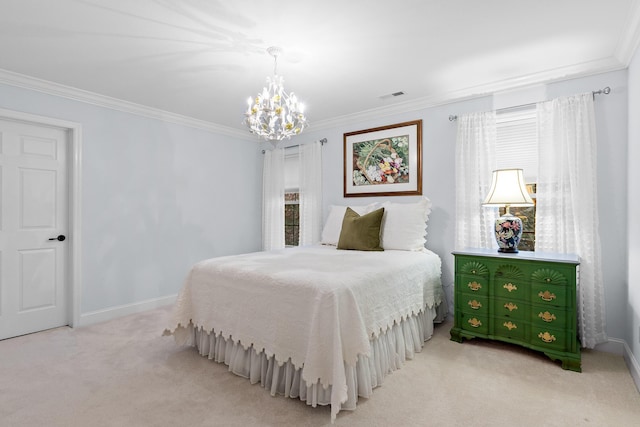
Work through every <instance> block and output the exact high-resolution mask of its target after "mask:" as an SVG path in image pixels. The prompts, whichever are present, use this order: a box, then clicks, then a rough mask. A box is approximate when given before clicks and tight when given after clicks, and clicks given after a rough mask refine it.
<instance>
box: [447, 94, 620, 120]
mask: <svg viewBox="0 0 640 427" xmlns="http://www.w3.org/2000/svg"><path fill="white" fill-rule="evenodd" d="M610 93H611V88H610V87H609V86H607V87H605V88H604V89H599V90H594V91H592V92H591V94H592V95H593V96H594V97H595V96H596V95H600V94H604V95H609V94H610ZM531 105H536V103H535V102H532V103H530V104H522V105H514V106H513V107H505V108H499V109H497V110H496V111H506V110H514V109H516V108H523V107H530V106H531ZM457 119H458V116H454V115H453V114H451V115H450V116H449V121H450V122H453V121H454V120H457Z"/></svg>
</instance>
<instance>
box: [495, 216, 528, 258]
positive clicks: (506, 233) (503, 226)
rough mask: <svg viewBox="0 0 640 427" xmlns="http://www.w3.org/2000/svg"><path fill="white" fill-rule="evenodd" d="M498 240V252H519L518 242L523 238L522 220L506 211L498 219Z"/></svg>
mask: <svg viewBox="0 0 640 427" xmlns="http://www.w3.org/2000/svg"><path fill="white" fill-rule="evenodd" d="M495 232H496V242H498V252H510V253H516V252H518V244H519V243H520V239H521V238H522V220H521V219H520V218H518V217H517V216H514V215H511V214H510V213H506V214H504V215H502V216H501V217H500V218H498V219H497V220H496V227H495Z"/></svg>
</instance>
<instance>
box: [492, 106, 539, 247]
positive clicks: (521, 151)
mask: <svg viewBox="0 0 640 427" xmlns="http://www.w3.org/2000/svg"><path fill="white" fill-rule="evenodd" d="M537 120H538V118H537V113H536V109H535V107H527V108H521V109H517V110H510V111H507V112H499V113H498V114H497V116H496V153H497V157H498V159H497V167H498V169H509V168H520V169H522V171H523V174H524V179H525V182H526V183H527V190H528V191H529V194H530V195H531V198H532V199H533V202H534V203H535V202H536V182H537V180H538V126H537ZM504 211H505V208H500V215H502V214H504ZM510 212H511V213H512V214H513V215H515V216H517V217H519V218H520V219H521V220H522V239H521V240H520V244H519V245H518V249H519V250H523V251H533V250H534V248H535V240H536V239H535V237H536V219H535V217H536V207H535V205H534V206H531V207H511V208H510Z"/></svg>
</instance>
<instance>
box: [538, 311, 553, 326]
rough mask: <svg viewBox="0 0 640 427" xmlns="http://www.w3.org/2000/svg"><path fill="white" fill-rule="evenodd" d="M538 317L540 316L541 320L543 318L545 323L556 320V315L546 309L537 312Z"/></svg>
mask: <svg viewBox="0 0 640 427" xmlns="http://www.w3.org/2000/svg"><path fill="white" fill-rule="evenodd" d="M538 317H539V318H541V319H542V320H544V321H545V322H547V323H550V322H553V321H554V320H556V315H555V314H551V313H549V312H548V311H545V312H544V313H542V312H540V313H538Z"/></svg>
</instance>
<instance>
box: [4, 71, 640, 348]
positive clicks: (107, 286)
mask: <svg viewBox="0 0 640 427" xmlns="http://www.w3.org/2000/svg"><path fill="white" fill-rule="evenodd" d="M631 77H632V79H631V80H632V81H634V79H635V81H636V85H637V81H638V80H639V79H640V75H639V72H638V69H637V66H636V67H635V68H632V74H631ZM604 86H610V87H611V88H612V89H613V92H612V93H611V94H610V95H608V96H598V97H597V98H596V115H597V126H598V138H599V141H598V143H599V150H598V185H599V214H600V231H601V239H602V255H603V268H604V280H605V288H606V290H605V294H606V295H605V296H606V300H607V301H606V302H607V333H608V335H609V337H612V338H621V339H625V340H627V342H629V343H630V344H631V341H630V340H631V331H629V330H628V327H627V322H628V321H629V319H628V317H627V315H626V307H627V304H628V302H629V304H631V305H632V311H633V312H634V313H635V314H634V316H635V317H634V322H635V323H634V325H635V326H634V329H633V330H634V331H635V329H637V325H638V314H637V313H638V310H640V292H635V293H633V292H632V290H629V297H628V295H627V293H628V291H627V280H628V279H627V267H628V265H627V264H628V262H627V258H626V257H625V256H624V255H623V254H624V250H625V249H626V248H627V233H629V232H632V231H628V230H627V196H628V194H627V163H626V161H625V158H626V156H627V152H628V147H627V117H628V111H627V71H618V72H611V73H604V74H599V75H596V76H589V77H585V78H579V79H574V80H568V81H564V82H559V83H553V84H550V85H548V86H547V97H548V98H553V97H557V96H565V95H572V94H575V93H579V92H588V91H592V90H595V89H600V88H602V87H604ZM637 97H638V95H636V99H638V98H637ZM637 102H638V101H637V100H636V103H637ZM632 105H633V104H632ZM0 108H7V109H13V110H18V111H24V112H29V113H32V114H39V115H44V116H50V117H56V118H61V119H64V120H69V121H74V122H79V123H81V124H82V125H83V140H84V158H83V172H82V177H83V183H82V185H83V191H82V195H83V205H82V209H83V227H82V232H83V246H84V253H83V263H82V268H83V290H82V295H83V299H82V311H83V313H84V312H90V311H94V310H100V309H104V308H109V307H114V306H118V305H123V304H130V303H135V302H138V301H144V300H147V299H153V298H158V297H163V296H167V295H172V294H175V293H176V292H177V291H178V289H179V287H180V285H181V283H182V280H183V278H184V275H185V273H186V272H187V270H188V268H189V266H190V265H191V264H192V263H193V262H195V261H197V260H199V259H203V258H208V257H212V256H219V255H226V254H235V253H241V252H248V251H254V250H259V248H260V234H261V233H260V223H261V219H260V217H261V209H260V204H261V170H262V155H261V154H260V149H261V146H260V145H259V144H257V143H254V142H250V141H246V140H235V139H234V138H229V137H225V136H221V135H216V134H215V133H211V132H205V131H200V130H196V129H191V128H188V127H184V126H179V125H173V124H169V123H164V122H161V121H158V120H152V119H147V118H143V117H139V116H135V115H132V114H126V113H121V112H118V111H114V110H110V109H106V108H101V107H96V106H93V105H89V104H85V103H80V102H76V101H72V100H67V99H63V98H59V97H55V96H50V95H45V94H42V93H39V92H35V91H29V90H25V89H20V88H15V87H11V86H5V85H0ZM492 108H493V99H492V97H491V96H486V97H480V98H476V99H472V100H465V101H461V102H455V103H451V104H446V105H442V106H438V107H433V108H428V109H424V110H420V111H416V112H413V113H404V114H396V115H388V116H382V115H381V116H380V118H378V119H374V120H366V121H359V122H354V123H350V124H348V125H343V126H337V127H335V128H332V129H325V130H318V131H315V132H314V131H313V128H311V129H310V130H309V131H308V132H305V134H303V135H302V136H301V137H299V139H298V140H297V141H296V142H305V141H311V140H314V139H320V138H325V137H326V138H327V139H328V144H326V145H325V146H324V148H323V173H324V181H323V184H324V190H323V191H324V205H325V215H326V213H327V207H328V205H330V204H364V203H369V202H371V201H374V200H383V199H381V198H346V199H345V198H343V197H342V194H343V188H342V182H343V176H342V167H343V161H342V158H343V134H344V133H345V132H351V131H356V130H361V129H367V128H371V127H377V126H383V125H387V124H393V123H399V122H403V121H408V120H415V119H422V120H423V194H424V195H426V196H427V197H429V198H430V199H431V201H432V202H433V212H432V214H431V217H430V220H429V226H428V236H427V247H428V248H429V249H431V250H433V251H434V252H436V253H438V254H439V255H440V256H441V258H442V261H443V282H444V284H445V286H446V287H447V293H448V295H451V286H452V283H453V274H452V273H453V257H452V256H451V251H452V250H453V247H454V244H453V239H454V221H453V218H454V215H455V197H454V195H455V173H454V154H455V137H456V124H455V122H450V121H449V120H448V116H449V114H458V115H459V114H463V113H467V112H473V111H486V110H490V109H492ZM636 109H637V107H636ZM310 114H311V112H310ZM636 126H637V125H636ZM630 131H631V132H632V133H634V132H635V133H638V131H640V129H639V128H638V127H635V128H634V127H633V126H631V127H630ZM629 154H632V153H629ZM638 157H639V156H638V153H637V151H636V152H635V158H638ZM629 172H630V174H631V173H633V170H632V168H629ZM636 174H637V172H636ZM636 177H637V176H636ZM630 194H631V192H629V195H630ZM631 197H632V195H631ZM393 199H394V200H397V201H406V202H409V201H412V200H415V197H397V198H393ZM633 203H635V205H634V206H636V207H637V205H638V200H637V196H636V199H635V201H633ZM631 230H632V229H631ZM636 234H637V232H636ZM636 240H637V239H636ZM634 248H635V249H636V252H635V253H636V254H637V246H635V247H634ZM635 268H638V267H637V266H636V267H635ZM634 307H635V308H634ZM634 336H635V335H634ZM634 352H635V353H634V354H635V355H636V359H639V357H638V356H639V354H638V353H639V352H640V351H639V349H638V348H637V346H635V347H634Z"/></svg>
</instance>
